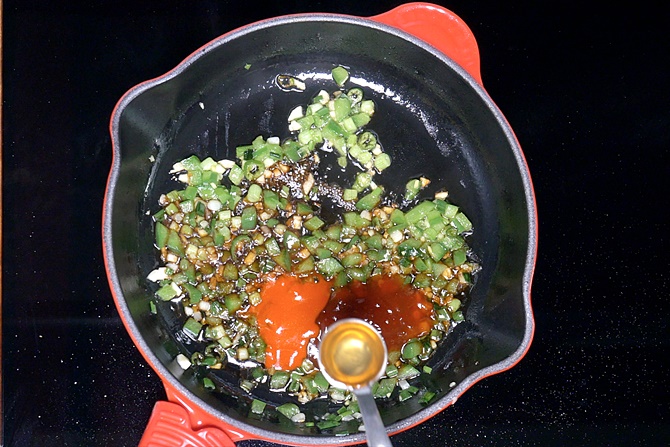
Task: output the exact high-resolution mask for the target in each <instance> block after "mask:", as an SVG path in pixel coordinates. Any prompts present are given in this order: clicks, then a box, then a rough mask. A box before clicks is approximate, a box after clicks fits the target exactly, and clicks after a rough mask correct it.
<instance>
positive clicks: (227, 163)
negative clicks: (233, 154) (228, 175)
mask: <svg viewBox="0 0 670 447" xmlns="http://www.w3.org/2000/svg"><path fill="white" fill-rule="evenodd" d="M219 164H220V165H221V166H223V167H224V169H230V168H232V167H233V166H235V162H234V161H233V160H219Z"/></svg>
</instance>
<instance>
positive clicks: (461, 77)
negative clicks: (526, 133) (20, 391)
mask: <svg viewBox="0 0 670 447" xmlns="http://www.w3.org/2000/svg"><path fill="white" fill-rule="evenodd" d="M336 65H344V66H347V67H349V71H350V73H351V80H350V83H349V84H348V85H350V86H355V85H358V86H360V87H361V88H363V90H364V92H365V95H366V96H367V97H370V98H372V99H373V100H374V101H375V103H376V106H377V113H376V114H375V117H374V118H373V120H372V122H371V123H370V125H369V127H370V128H371V129H373V130H374V131H375V132H377V133H378V135H379V136H380V139H381V142H382V144H383V146H384V149H385V151H386V152H388V153H389V154H390V155H391V157H392V159H393V164H392V166H391V168H389V169H388V170H386V171H385V172H384V173H383V174H382V175H381V176H380V177H379V183H382V184H384V185H387V186H389V187H390V189H391V190H392V191H395V192H396V193H400V192H401V191H402V189H403V187H404V184H405V182H406V181H407V180H408V179H410V178H415V177H417V176H419V175H423V176H426V177H428V178H430V179H431V181H432V183H431V185H430V186H429V187H428V188H427V189H426V190H425V191H424V193H423V194H424V196H425V197H427V198H428V197H432V195H433V193H434V192H436V191H438V190H443V189H446V190H448V191H449V196H450V200H451V201H452V202H453V203H455V204H457V205H459V206H461V207H462V209H463V210H464V211H465V213H466V214H467V215H468V216H469V217H470V219H471V220H472V221H473V224H474V229H475V230H474V234H473V235H472V237H470V239H469V243H470V245H471V247H472V249H473V252H474V253H475V254H476V256H477V257H478V259H479V261H480V262H481V264H482V266H483V268H482V270H481V272H480V273H479V274H478V275H477V278H476V283H475V286H474V287H473V289H472V293H471V296H470V300H469V302H467V303H466V305H467V307H466V310H465V317H466V321H465V322H463V323H461V324H458V325H457V326H455V328H454V329H453V330H452V331H451V332H450V334H449V335H448V337H447V338H446V340H445V341H444V342H443V344H442V345H441V347H440V348H439V350H438V352H437V353H436V354H435V355H434V356H433V357H432V358H431V360H430V362H429V364H430V365H431V366H432V369H433V373H432V374H431V377H430V379H429V380H430V381H431V382H432V386H436V387H437V388H439V389H440V390H441V392H440V393H439V394H438V397H437V399H435V400H434V401H433V403H431V404H430V405H428V406H425V405H422V404H420V403H419V402H418V400H417V399H410V400H407V401H405V402H402V403H398V402H383V403H380V411H381V414H382V418H383V420H384V422H385V424H386V426H387V428H388V430H389V431H390V432H397V431H400V430H403V429H406V428H408V427H411V426H413V425H415V424H417V423H420V422H421V421H422V420H425V419H426V418H428V417H430V416H431V415H433V414H435V413H436V412H438V411H440V410H442V409H444V408H445V407H447V406H448V405H450V404H452V403H453V402H455V400H456V399H457V398H458V396H459V395H460V394H462V393H463V392H464V391H465V390H466V389H467V388H468V387H470V386H472V384H474V383H475V382H476V381H478V380H480V379H481V378H483V377H485V376H487V375H490V374H493V373H496V372H499V371H502V370H505V369H507V368H509V367H511V366H513V365H514V364H515V363H516V362H517V361H519V359H520V358H521V357H522V356H523V354H524V353H525V352H526V350H527V349H528V346H529V344H530V342H531V339H532V334H533V319H532V311H531V307H530V282H531V279H532V271H533V266H534V262H535V252H536V213H535V203H534V197H533V192H532V185H531V181H530V176H529V174H528V171H527V167H526V164H525V161H524V160H523V155H522V152H521V149H520V147H519V145H518V143H517V141H516V138H515V137H514V134H513V132H512V130H511V129H510V128H509V126H508V124H507V122H506V120H505V119H504V117H503V115H502V114H501V113H500V111H499V110H498V108H497V107H496V106H495V104H494V103H493V102H492V101H491V99H490V98H489V97H488V95H487V94H486V92H485V90H484V89H483V88H482V86H481V85H480V84H479V83H478V82H477V80H476V79H475V77H473V76H471V75H470V74H469V73H468V72H467V71H466V70H464V69H463V68H462V67H461V66H459V65H458V64H456V63H455V62H454V61H453V60H451V59H449V58H447V57H446V56H445V55H444V54H442V53H441V52H439V51H437V50H436V49H434V48H433V47H431V46H429V45H427V44H426V43H424V42H423V41H421V40H419V39H417V38H415V37H413V36H411V35H409V34H406V33H404V32H402V31H400V30H398V29H396V28H394V27H390V26H387V25H385V24H382V23H379V22H378V21H373V20H368V19H360V18H355V17H348V16H336V15H327V14H323V15H318V14H317V15H315V14H310V15H298V16H289V17H283V18H278V19H272V20H268V21H264V22H259V23H256V24H252V25H250V26H247V27H244V28H241V29H239V30H236V31H234V32H232V33H229V34H227V35H225V36H222V37H221V38H220V39H217V40H215V41H213V42H212V43H210V44H208V45H206V46H205V47H203V48H201V49H200V50H198V51H197V52H196V53H194V54H193V55H191V56H190V57H189V58H187V59H186V60H185V61H184V62H183V63H182V64H180V65H179V66H178V67H177V68H175V69H174V70H173V71H171V72H170V73H168V74H166V75H164V76H162V77H160V78H157V79H154V80H152V81H148V82H146V83H144V84H141V85H139V86H137V87H135V88H134V89H132V90H130V91H129V92H128V93H127V94H126V95H125V96H124V97H123V98H122V99H121V100H120V102H119V104H118V105H117V108H116V109H115V111H114V114H113V117H112V122H111V132H112V138H113V144H114V163H113V166H112V171H111V173H110V178H109V183H108V190H107V195H106V203H105V212H104V234H103V239H104V247H105V261H106V266H107V270H108V274H109V280H110V285H111V288H112V291H113V293H114V296H115V299H116V302H117V307H118V308H119V311H120V314H121V316H122V318H123V320H124V324H125V325H126V327H127V328H128V331H129V333H130V335H131V337H132V338H133V340H134V342H135V343H136V345H137V346H138V348H139V349H140V350H141V351H142V353H143V355H144V356H145V358H146V359H147V361H148V362H149V363H150V364H151V365H152V367H153V368H154V369H155V370H156V371H157V372H158V374H159V375H160V376H161V378H162V380H163V381H164V382H165V384H166V389H167V390H168V396H169V398H170V400H172V401H173V402H176V403H178V404H179V405H180V406H183V407H186V408H187V409H188V411H187V414H188V418H190V420H189V421H188V422H187V423H186V425H189V424H190V426H191V427H192V428H193V429H194V430H195V429H198V428H203V427H214V428H213V429H212V430H214V431H212V432H210V435H212V436H215V435H216V434H218V432H217V431H216V430H218V429H220V430H221V431H222V432H225V435H226V436H228V437H230V439H233V440H237V439H244V438H259V439H269V440H273V441H275V442H280V443H285V444H294V445H311V444H345V443H355V442H361V441H363V440H364V435H363V434H360V433H359V434H353V435H347V436H335V433H330V434H320V433H318V431H316V430H315V429H314V428H313V427H312V428H305V427H301V426H298V425H294V424H285V423H283V422H282V421H281V420H276V419H266V418H258V417H254V416H250V415H249V404H250V402H251V398H252V397H257V398H260V399H263V400H266V401H268V402H270V403H272V404H279V403H282V402H284V401H286V400H287V399H288V398H287V396H284V395H282V394H278V393H265V394H263V393H262V392H260V393H261V394H260V395H256V396H250V395H248V394H247V393H246V392H244V391H243V390H242V389H241V388H240V387H239V380H240V377H239V374H238V371H236V370H235V369H234V368H228V369H225V370H223V371H221V372H218V373H216V374H215V375H214V379H215V381H216V383H217V385H218V386H219V387H220V389H221V390H222V392H218V393H210V392H208V391H206V390H204V389H203V388H202V386H201V385H200V381H199V379H200V378H201V376H199V375H198V374H196V373H194V372H193V371H192V370H189V371H186V372H184V371H182V370H181V369H180V368H179V366H177V364H176V363H175V361H174V357H175V355H176V354H177V352H179V351H186V352H193V351H194V350H195V349H197V348H198V346H196V345H195V344H194V343H193V342H191V341H190V340H189V339H188V338H187V337H185V336H183V335H182V334H181V331H180V329H181V324H182V321H181V320H180V318H179V316H178V313H174V312H172V310H171V309H170V308H169V306H170V305H169V304H165V305H164V306H159V308H158V313H157V314H156V315H153V314H151V313H150V312H149V306H148V299H149V297H150V296H151V295H152V285H151V284H150V283H148V282H147V281H146V279H145V278H146V276H147V274H148V273H149V272H150V271H151V270H152V269H153V268H155V267H156V266H157V262H158V258H157V254H156V251H155V249H154V247H153V240H154V236H153V229H152V223H151V219H150V218H149V217H148V216H147V214H151V213H152V212H155V211H156V210H157V200H158V197H159V196H160V194H161V193H164V192H167V191H169V190H171V189H174V188H176V187H177V186H178V185H177V184H176V182H174V180H173V179H172V177H171V175H170V174H169V172H168V171H169V170H170V168H171V167H172V165H173V163H175V162H177V161H179V160H181V159H183V158H185V157H187V156H188V155H191V154H196V155H198V156H200V157H201V158H204V157H206V156H212V157H213V158H215V159H221V158H230V159H234V153H235V147H236V146H237V145H241V144H247V143H248V142H250V141H252V140H253V138H255V137H256V136H257V135H263V136H265V137H268V136H271V135H277V136H279V137H281V138H285V137H288V135H289V134H288V129H287V122H286V117H287V116H288V113H289V111H290V110H291V109H292V108H293V107H295V106H296V105H300V104H305V103H307V102H309V100H310V99H311V98H312V97H313V96H314V95H315V94H316V93H317V92H318V91H319V90H320V89H322V88H325V89H326V90H333V86H334V84H333V83H332V81H331V80H330V79H329V76H328V73H330V70H331V69H332V68H333V67H334V66H336ZM278 74H285V75H293V76H296V77H299V78H301V79H304V80H305V83H306V85H307V89H306V91H304V92H287V91H284V90H282V89H280V88H279V87H278V86H277V84H276V83H275V77H276V75H278ZM474 75H475V76H478V73H475V74H474ZM326 158H327V156H326ZM324 164H327V163H324ZM324 175H326V176H329V177H328V178H330V179H332V180H337V178H343V179H345V180H344V181H346V179H347V178H348V177H347V176H348V175H350V173H347V172H345V173H340V172H337V173H334V172H332V171H331V172H328V173H326V172H324ZM159 304H163V303H159ZM319 405H322V404H319ZM315 411H321V410H320V409H315ZM212 433H214V434H212ZM231 443H232V442H231ZM147 445H148V444H147ZM156 445H158V444H156ZM203 445H207V444H203Z"/></svg>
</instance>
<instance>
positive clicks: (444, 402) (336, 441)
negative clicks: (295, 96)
mask: <svg viewBox="0 0 670 447" xmlns="http://www.w3.org/2000/svg"><path fill="white" fill-rule="evenodd" d="M301 22H331V23H342V24H349V25H355V26H362V27H365V28H370V29H374V30H378V31H380V32H382V33H386V34H390V35H393V36H396V37H399V38H401V39H403V40H406V41H408V42H409V43H410V44H412V45H414V46H417V47H419V48H421V49H423V50H424V51H426V52H428V53H431V54H432V55H433V56H435V57H436V58H438V59H439V60H440V61H441V62H442V63H444V64H446V65H447V66H449V67H450V68H451V69H452V70H453V71H455V72H456V73H457V74H458V75H459V76H460V77H461V78H463V79H464V80H465V81H466V82H467V84H468V85H469V86H470V88H471V89H472V90H474V91H475V93H476V94H477V95H478V96H479V97H480V98H481V100H482V102H483V103H484V104H486V107H487V108H488V110H489V111H490V113H491V114H492V115H493V117H494V118H495V119H496V120H497V121H498V122H499V123H501V128H502V129H503V131H504V133H505V136H506V137H507V140H508V141H509V143H510V147H511V148H512V150H513V152H514V157H515V159H516V163H517V166H518V168H519V173H520V176H521V180H522V182H523V186H524V192H525V195H526V197H525V200H526V207H527V212H528V225H529V228H528V249H527V253H526V261H525V266H524V275H523V284H522V287H521V289H522V291H523V297H522V298H523V304H524V311H525V331H524V336H523V339H522V341H521V343H520V344H519V346H518V348H517V349H516V350H515V351H514V353H512V354H511V355H510V356H508V357H506V358H505V359H503V360H502V361H500V362H498V363H495V364H493V365H491V366H488V367H486V368H483V369H481V370H478V371H476V372H474V373H472V374H470V375H468V376H467V377H466V378H465V379H464V380H463V381H461V382H460V383H459V384H457V385H456V386H455V387H454V388H453V389H451V390H450V391H449V392H448V393H447V394H445V395H444V396H443V397H442V398H441V399H439V400H438V401H436V402H434V403H433V404H431V405H429V406H427V407H425V408H423V409H422V410H420V411H418V412H416V413H414V414H412V415H411V416H409V417H407V418H405V419H402V420H400V421H397V422H394V423H392V424H390V425H388V426H387V429H388V431H389V432H390V433H391V434H396V433H399V432H401V431H404V430H406V429H408V428H411V427H413V426H415V425H418V424H419V423H421V422H424V421H425V420H427V419H429V418H431V417H433V416H435V415H436V414H437V413H439V412H441V411H443V410H444V409H445V408H447V407H448V406H450V405H452V404H454V403H455V402H456V401H457V400H458V398H459V397H460V396H461V395H462V394H463V393H464V392H465V391H467V390H468V389H469V388H470V387H472V386H473V385H474V384H475V383H476V382H478V381H480V380H482V379H484V378H486V377H488V376H491V375H494V374H497V373H500V372H503V371H505V370H507V369H510V368H512V367H513V366H514V365H516V364H517V363H518V362H519V361H520V360H521V359H522V358H523V357H524V355H525V354H526V352H527V351H528V349H529V347H530V344H531V342H532V338H533V334H534V329H535V322H534V318H533V313H532V308H531V300H530V288H531V283H532V278H533V273H534V267H535V261H536V257H537V211H536V204H535V196H534V191H533V186H532V181H531V178H530V173H529V171H528V166H527V163H526V161H525V158H524V156H523V153H522V151H521V148H520V145H519V143H518V141H517V139H516V136H515V135H514V133H513V131H512V129H511V127H510V126H509V123H508V122H507V120H506V119H505V118H504V116H503V115H502V113H501V112H500V110H499V109H498V107H497V106H496V105H495V104H494V103H493V101H492V99H491V98H490V97H489V95H488V94H487V92H486V91H485V89H484V88H483V87H482V86H481V85H480V84H479V83H478V82H477V81H476V80H475V79H474V78H473V77H472V76H471V75H470V74H469V73H468V72H467V71H466V70H465V69H463V68H462V67H460V66H459V65H458V64H456V63H455V62H454V61H453V60H451V59H450V58H448V57H447V56H446V55H444V54H443V53H441V52H440V51H438V50H437V49H435V48H434V47H432V46H431V45H429V44H427V43H426V42H424V41H422V40H420V39H418V38H416V37H414V36H412V35H410V34H408V33H406V32H404V31H402V30H399V29H397V28H394V27H391V26H389V25H385V24H382V23H379V22H376V21H374V20H373V19H369V18H361V17H355V16H349V15H341V14H330V13H306V14H296V15H288V16H280V17H275V18H270V19H266V20H262V21H259V22H255V23H252V24H249V25H246V26H243V27H240V28H237V29H235V30H232V31H230V32H228V33H226V34H224V35H222V36H220V37H218V38H215V39H213V40H212V41H210V42H208V43H206V44H205V45H203V46H202V47H200V48H199V49H197V50H196V51H194V52H193V53H191V54H190V55H189V56H187V57H186V58H185V59H184V60H183V61H182V62H180V63H179V64H178V65H177V66H175V67H174V68H173V69H172V70H170V71H168V72H167V73H164V74H163V75H160V76H158V77H156V78H153V79H150V80H147V81H144V82H142V83H140V84H138V85H136V86H135V87H133V88H131V89H130V90H129V91H128V92H126V94H124V95H123V96H122V97H121V99H120V100H119V101H118V103H117V104H116V106H115V108H114V111H113V113H112V117H111V120H110V133H111V135H112V146H113V160H112V166H111V169H110V174H109V178H108V183H107V188H106V192H105V204H104V211H103V227H102V228H103V251H104V261H105V268H106V270H107V272H108V275H107V276H108V281H109V283H110V287H111V289H112V293H113V296H114V301H115V304H116V306H117V309H118V311H119V313H120V316H121V318H122V320H123V323H124V326H125V327H126V329H127V330H128V333H129V335H130V336H131V338H132V339H133V343H134V344H135V346H137V348H138V349H139V350H140V352H141V353H142V355H143V356H144V358H145V359H146V360H147V362H148V363H149V364H150V365H151V367H152V368H153V369H154V371H155V372H156V373H157V374H158V376H159V377H160V379H161V380H162V381H163V383H166V381H167V382H168V383H169V384H170V386H172V387H174V388H175V389H176V390H177V391H178V392H180V393H181V394H183V395H184V396H188V398H189V399H190V400H191V401H192V402H193V403H194V404H196V405H197V406H198V407H200V408H202V409H203V410H204V411H206V412H207V413H208V414H210V415H213V416H215V417H216V418H218V419H220V420H221V421H222V422H224V423H225V424H228V425H230V426H232V427H234V428H235V429H236V430H241V431H243V432H245V433H246V434H249V435H250V436H251V437H252V438H259V439H265V440H270V441H274V442H282V443H287V444H293V445H321V444H329V445H343V444H353V443H360V442H364V441H365V435H364V433H357V434H351V435H347V436H332V435H314V436H311V435H295V434H289V433H285V432H279V431H271V430H266V429H263V428H260V427H258V426H255V425H251V424H248V423H247V422H245V421H242V420H239V419H235V418H233V417H231V416H229V415H227V414H225V413H222V412H221V411H220V410H218V409H217V408H215V407H212V406H211V405H209V404H208V403H207V402H205V401H203V400H202V399H201V398H199V397H198V396H196V395H195V394H194V393H193V392H192V391H191V390H190V389H188V388H187V387H186V386H184V385H182V384H181V383H180V382H179V381H178V380H177V379H176V377H174V376H173V374H172V373H171V372H170V371H169V370H168V368H167V367H166V366H165V365H164V364H163V363H162V362H161V361H160V359H159V358H158V357H157V356H156V355H155V354H154V352H153V351H152V350H151V349H150V348H149V346H148V344H147V343H146V341H145V340H144V338H143V336H142V334H141V331H140V329H139V327H138V325H137V324H136V322H135V321H134V319H133V317H132V315H131V313H130V310H129V308H128V305H127V302H126V301H125V298H124V294H123V291H122V287H121V284H120V282H119V279H118V275H117V271H116V266H115V265H114V261H113V260H114V253H113V245H112V240H111V234H112V231H111V229H112V209H113V207H112V206H111V204H112V203H113V199H114V194H115V189H116V183H117V180H118V176H119V170H120V166H121V155H120V151H121V147H120V141H119V134H118V132H119V124H120V123H119V122H120V116H121V113H122V111H123V110H124V109H125V107H126V106H127V105H128V104H129V103H130V102H132V101H133V100H134V99H135V98H137V97H138V96H140V95H141V94H142V93H144V92H145V91H147V90H149V89H151V88H153V87H155V86H157V85H160V84H162V83H164V82H167V81H169V80H171V79H173V78H175V77H178V76H179V75H180V74H181V73H183V72H184V71H186V70H188V68H189V67H190V66H191V65H193V64H194V63H195V61H197V60H198V59H199V58H200V57H202V56H203V55H205V54H207V53H209V52H211V51H213V50H215V49H216V48H218V47H219V46H222V45H225V44H226V43H228V42H230V41H232V40H234V39H239V38H242V37H244V36H246V35H249V34H252V33H255V32H258V31H262V30H264V29H266V28H271V27H275V26H278V25H288V24H294V23H301Z"/></svg>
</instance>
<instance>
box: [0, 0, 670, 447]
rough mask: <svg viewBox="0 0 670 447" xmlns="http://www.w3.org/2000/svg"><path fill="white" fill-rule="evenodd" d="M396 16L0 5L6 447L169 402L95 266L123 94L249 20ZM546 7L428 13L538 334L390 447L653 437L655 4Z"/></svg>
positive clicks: (52, 439) (658, 253)
mask: <svg viewBox="0 0 670 447" xmlns="http://www.w3.org/2000/svg"><path fill="white" fill-rule="evenodd" d="M398 4H399V2H375V3H373V2H369V3H363V2H350V1H340V2H321V1H314V2H292V1H288V2H277V3H275V4H274V6H268V5H267V2H255V1H248V2H244V3H243V4H241V3H239V2H231V1H214V0H205V1H201V2H183V1H182V2H178V1H161V2H157V1H147V2H126V1H120V2H119V1H117V2H83V1H75V2H40V1H25V0H22V1H19V0H9V1H4V2H3V19H4V30H3V36H2V37H3V44H2V48H3V67H2V69H3V96H4V98H3V99H4V102H3V123H2V132H3V135H2V137H3V138H2V140H3V145H4V147H3V160H2V168H3V174H2V187H3V210H2V218H3V247H2V265H3V275H2V385H3V389H2V406H3V408H2V415H3V440H2V445H4V446H6V447H27V446H45V447H50V446H114V447H117V446H118V447H120V446H134V445H137V442H138V441H139V439H140V437H141V435H142V432H143V429H144V427H145V424H146V421H147V420H148V418H149V415H150V413H151V410H152V408H153V405H154V403H155V402H156V401H157V400H161V399H164V398H165V392H164V390H163V388H162V385H161V383H160V381H159V379H158V378H157V376H156V375H155V373H154V372H153V370H152V369H151V368H150V367H149V366H148V365H147V364H146V363H145V362H144V360H143V359H142V357H141V355H140V354H139V352H138V351H137V350H136V348H135V347H134V346H133V344H132V342H131V340H130V338H129V336H128V335H127V333H126V331H125V329H124V327H123V325H122V324H121V320H120V319H119V317H118V314H117V311H116V308H115V306H114V302H113V300H112V297H111V293H110V291H109V289H108V285H107V279H106V276H105V270H104V267H103V260H102V251H101V237H100V234H101V207H102V198H103V194H104V188H105V182H106V179H107V173H108V170H109V165H110V161H111V143H110V137H109V134H108V120H109V117H110V114H111V112H112V109H113V107H114V104H115V103H116V101H117V100H118V99H119V98H120V97H121V96H122V95H123V93H124V92H126V91H127V90H128V89H129V88H131V87H132V86H134V85H135V84H137V83H139V82H141V81H144V80H146V79H150V78H153V77H156V76H158V75H160V74H162V73H164V72H166V71H167V70H169V69H171V68H172V67H173V66H175V65H176V64H177V63H179V62H180V61H181V60H182V59H183V58H184V57H186V56H187V55H188V54H190V53H191V52H192V51H193V50H194V49H196V48H198V47H199V46H201V45H202V44H204V43H206V42H208V41H209V40H211V39H213V38H215V37H217V36H219V35H221V34H223V33H224V32H227V31H229V30H232V29H234V28H236V27H238V26H241V25H244V24H246V23H249V22H253V21H256V20H259V19H263V18H267V17H272V16H276V15H282V14H287V13H293V12H311V11H313V12H317V11H318V12H338V13H346V14H353V15H360V16H369V15H373V14H378V13H381V12H384V11H386V10H388V9H390V8H391V7H393V6H396V5H398ZM543 4H544V2H528V4H520V3H517V2H512V3H504V2H503V3H501V2H496V3H493V2H492V3H491V4H490V5H484V4H480V2H469V1H458V0H455V1H452V2H448V3H446V2H445V3H444V6H446V7H448V8H449V9H451V10H452V11H454V12H456V13H457V14H458V15H459V16H461V18H463V19H464V21H465V22H466V23H467V24H468V25H469V26H470V28H471V29H472V31H473V32H474V35H475V37H476V38H477V41H478V44H479V47H480V52H481V62H482V78H483V81H484V85H485V87H486V89H487V91H488V92H489V94H490V95H491V97H492V98H493V100H494V101H495V102H496V103H497V105H498V106H499V107H500V109H501V110H502V111H503V113H504V114H505V116H506V118H507V119H508V121H509V122H510V124H511V126H512V127H513V128H514V130H515V132H516V135H517V137H518V139H519V141H520V143H521V146H522V147H523V150H524V153H525V156H526V158H527V161H528V165H529V168H530V171H531V174H532V177H533V181H534V186H535V192H536V196H537V204H538V211H539V235H540V237H539V241H540V242H539V257H538V261H537V270H536V274H535V280H534V285H533V306H534V310H535V317H536V325H537V328H536V333H535V339H534V341H533V344H532V346H531V348H530V351H529V352H528V354H527V355H526V357H525V358H524V359H523V360H522V361H521V362H520V363H519V364H518V365H516V366H515V367H514V368H513V369H511V370H509V371H506V372H504V373H501V374H499V375H496V376H493V377H490V378H487V379H485V380H483V381H481V382H479V383H478V384H476V385H475V386H474V387H473V388H472V389H470V390H469V391H468V392H467V393H465V395H463V396H462V397H461V398H460V400H459V401H458V402H457V403H456V404H455V405H453V406H452V407H450V408H448V409H447V410H445V411H444V412H442V413H440V414H439V415H437V416H436V417H434V418H433V419H431V420H429V421H428V422H426V423H424V424H422V425H420V426H418V427H415V428H412V429H410V430H408V431H406V432H404V433H401V434H398V435H396V436H393V438H392V441H393V442H394V445H397V446H416V445H423V446H426V447H428V446H445V445H449V446H453V447H456V446H510V445H515V446H564V445H571V446H637V445H640V446H665V445H670V410H669V408H670V406H669V405H668V402H670V395H669V394H670V393H669V390H670V384H669V381H668V371H669V370H670V364H669V362H668V347H669V346H670V343H669V340H670V333H669V332H668V324H667V315H668V311H669V310H670V306H669V305H668V302H669V300H668V290H669V289H670V287H669V286H670V282H669V275H668V251H669V250H668V249H669V248H670V244H668V239H669V238H668V234H669V228H668V218H667V210H666V208H667V207H668V199H667V196H666V194H667V190H668V187H667V183H668V178H670V168H669V166H670V160H669V156H668V154H669V151H670V106H669V105H668V104H670V87H668V71H667V61H668V54H670V39H668V37H667V18H668V16H667V11H661V10H658V11H657V10H654V8H653V7H651V6H646V7H644V6H643V4H642V3H634V4H631V5H628V6H627V7H625V8H624V7H623V6H618V7H614V6H612V5H613V4H610V6H607V7H602V8H601V7H585V6H583V5H582V6H576V5H575V6H569V5H566V4H552V6H551V7H549V6H542V5H543ZM260 5H263V6H260ZM663 185H666V186H665V187H663ZM663 216H666V217H663ZM239 445H240V446H246V447H251V446H261V445H263V446H265V445H269V444H267V443H263V442H260V441H245V442H241V443H240V444H239Z"/></svg>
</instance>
